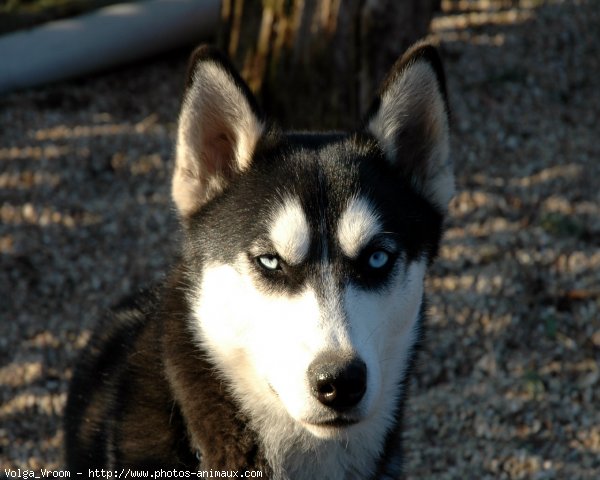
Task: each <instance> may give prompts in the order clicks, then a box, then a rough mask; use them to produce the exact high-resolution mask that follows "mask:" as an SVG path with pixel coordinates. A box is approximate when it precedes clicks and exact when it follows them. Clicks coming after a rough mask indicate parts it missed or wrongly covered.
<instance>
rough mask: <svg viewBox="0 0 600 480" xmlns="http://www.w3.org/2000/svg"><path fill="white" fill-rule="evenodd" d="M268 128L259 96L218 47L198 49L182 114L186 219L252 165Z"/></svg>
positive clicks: (181, 189) (178, 156)
mask: <svg viewBox="0 0 600 480" xmlns="http://www.w3.org/2000/svg"><path fill="white" fill-rule="evenodd" d="M264 129H265V127H264V123H263V121H262V116H261V114H260V111H259V108H258V106H257V103H256V100H255V98H254V96H253V95H252V93H251V92H250V89H249V88H248V86H247V85H246V84H245V83H244V81H243V80H242V79H241V77H240V76H239V75H238V73H237V72H236V71H235V69H234V68H233V66H232V65H231V64H230V63H229V61H228V60H227V59H226V58H225V57H224V56H223V55H221V54H220V53H219V52H218V51H217V50H216V49H214V48H212V47H209V46H201V47H199V48H197V49H196V50H195V51H194V53H193V54H192V57H191V59H190V66H189V70H188V81H187V87H186V92H185V95H184V99H183V105H182V107H181V113H180V115H179V126H178V130H177V147H176V152H175V170H174V172H173V181H172V185H171V191H172V197H173V201H174V202H175V205H176V207H177V210H178V211H179V214H180V215H181V217H182V218H183V219H186V218H189V217H190V216H191V215H192V214H193V213H195V212H196V211H197V210H198V209H200V208H201V207H202V206H203V205H204V204H206V202H208V201H209V200H211V199H212V198H214V197H215V196H216V195H217V194H219V193H220V192H221V191H223V189H224V188H226V186H227V185H228V184H229V182H230V181H231V180H232V179H233V178H234V177H235V176H236V175H237V174H239V173H240V172H243V171H244V170H246V169H247V168H248V167H249V166H250V163H251V162H252V158H253V155H254V150H255V147H256V144H257V142H258V140H259V139H260V137H261V135H262V133H263V131H264Z"/></svg>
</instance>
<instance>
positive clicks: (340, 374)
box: [308, 352, 367, 412]
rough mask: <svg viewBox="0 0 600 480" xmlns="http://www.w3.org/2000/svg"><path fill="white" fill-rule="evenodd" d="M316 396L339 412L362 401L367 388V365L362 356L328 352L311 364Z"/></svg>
mask: <svg viewBox="0 0 600 480" xmlns="http://www.w3.org/2000/svg"><path fill="white" fill-rule="evenodd" d="M308 379H309V382H310V388H311V392H312V394H313V396H314V397H315V398H316V399H317V400H319V402H321V403H322V404H323V405H325V406H326V407H330V408H333V409H334V410H337V411H338V412H343V411H344V410H348V409H349V408H352V407H354V406H356V405H357V404H358V402H360V401H361V399H362V398H363V396H364V394H365V391H366V390H367V366H366V365H365V362H363V361H362V360H360V359H359V358H356V357H352V356H348V355H341V354H338V353H334V352H324V353H322V354H321V355H319V356H318V357H317V358H316V359H315V360H314V361H313V362H312V363H311V364H310V366H309V367H308Z"/></svg>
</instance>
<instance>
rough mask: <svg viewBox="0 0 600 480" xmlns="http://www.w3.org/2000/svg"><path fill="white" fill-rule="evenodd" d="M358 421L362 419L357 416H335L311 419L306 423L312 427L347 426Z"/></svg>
mask: <svg viewBox="0 0 600 480" xmlns="http://www.w3.org/2000/svg"><path fill="white" fill-rule="evenodd" d="M358 422H360V420H359V419H357V418H347V417H335V418H331V419H327V420H319V421H310V422H305V423H306V424H307V425H310V426H311V427H321V428H347V427H351V426H352V425H356V424H357V423H358Z"/></svg>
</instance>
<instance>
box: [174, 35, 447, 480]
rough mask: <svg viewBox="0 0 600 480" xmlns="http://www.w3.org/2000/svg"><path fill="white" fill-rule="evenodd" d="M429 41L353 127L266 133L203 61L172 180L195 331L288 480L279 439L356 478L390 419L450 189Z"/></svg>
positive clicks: (204, 58)
mask: <svg viewBox="0 0 600 480" xmlns="http://www.w3.org/2000/svg"><path fill="white" fill-rule="evenodd" d="M430 48H431V47H424V46H420V47H417V48H415V49H413V50H412V51H410V52H409V53H408V57H406V58H403V59H402V60H401V61H400V62H399V63H398V65H397V66H396V67H395V69H394V71H393V72H392V74H391V77H390V79H389V80H388V82H387V83H386V85H385V87H384V89H383V90H382V93H381V94H380V96H379V97H378V99H377V100H376V102H375V104H374V107H373V109H372V110H371V113H370V115H369V117H368V118H367V120H366V123H365V125H366V127H365V129H364V130H363V131H359V132H356V133H353V134H289V135H285V134H282V133H280V132H278V131H277V130H276V129H273V128H267V127H265V126H264V125H266V124H265V122H263V121H262V120H261V117H260V114H259V113H257V109H256V107H255V102H254V100H253V99H252V98H249V94H248V91H247V87H245V86H244V85H243V84H241V80H240V79H239V77H237V76H236V74H235V73H234V72H232V71H231V67H229V65H228V64H227V63H226V62H224V61H222V60H221V59H220V58H218V57H217V56H215V54H214V53H213V52H212V51H210V50H209V51H206V52H204V53H202V52H200V54H199V55H197V63H196V65H195V67H194V69H193V76H192V83H191V87H190V89H189V90H188V94H187V96H186V99H185V101H184V105H183V110H182V114H181V118H180V135H179V143H178V152H177V158H176V163H177V164H176V167H175V178H174V181H173V198H174V200H175V203H176V205H177V207H178V210H179V212H180V215H181V217H182V222H183V224H184V226H185V228H186V238H187V242H186V250H185V254H186V265H187V266H188V269H189V271H188V283H189V285H190V287H189V288H190V292H189V302H190V308H191V311H192V318H191V323H190V329H191V331H192V333H193V335H194V336H195V338H196V340H197V341H198V343H199V344H201V345H202V347H203V348H205V349H206V350H207V351H208V352H209V354H210V355H211V356H212V358H213V360H214V361H215V364H216V365H217V366H218V367H219V369H220V371H221V372H222V374H223V375H224V376H225V377H226V378H227V379H228V380H229V383H230V386H231V388H232V390H233V392H234V394H235V395H236V396H237V397H238V399H239V403H240V405H241V407H242V408H243V409H245V410H246V411H247V413H248V414H249V417H250V418H251V419H253V420H254V421H255V422H256V423H255V425H256V428H257V430H258V431H259V436H260V437H261V439H262V441H263V443H264V444H265V448H266V449H267V451H268V454H269V455H270V456H271V457H270V458H271V460H272V462H273V463H274V465H280V467H281V468H283V469H285V470H287V471H288V473H289V472H290V471H295V470H296V469H298V471H301V470H302V468H306V462H303V461H301V459H295V458H292V457H286V455H287V453H286V452H288V449H286V448H287V447H286V445H287V446H288V447H289V450H292V446H293V450H294V451H298V448H300V449H302V448H305V449H306V450H307V451H309V450H314V448H315V447H316V445H317V444H318V445H319V449H320V450H319V451H325V450H327V449H330V450H331V449H333V450H335V452H337V453H334V454H332V455H333V456H332V457H331V458H333V460H331V459H330V460H331V461H332V462H337V463H336V465H335V466H336V467H337V468H333V467H334V465H333V464H332V465H331V466H332V471H338V470H339V466H340V465H342V466H346V467H348V468H351V469H352V471H354V472H355V473H356V478H366V477H367V475H368V474H369V473H370V472H372V470H373V468H374V462H375V459H376V458H377V456H378V455H379V453H380V452H381V450H382V448H383V443H384V440H385V434H386V431H387V430H388V429H389V428H390V426H391V425H392V423H393V422H394V416H395V409H396V405H397V403H398V399H399V397H400V395H401V393H402V392H401V382H402V379H403V376H404V374H405V368H406V365H407V364H408V362H409V357H410V355H411V352H412V348H413V346H414V344H415V341H416V339H417V337H418V335H419V311H420V308H421V304H422V299H423V280H424V275H425V270H426V267H427V265H428V263H429V262H430V261H431V259H432V258H433V256H434V255H435V254H436V252H437V248H438V243H439V240H440V236H441V226H442V217H443V213H444V211H445V208H446V203H447V202H448V201H449V199H450V197H449V196H450V195H451V188H450V186H451V185H452V174H451V171H450V169H449V168H448V160H447V115H446V110H445V97H444V93H443V87H442V86H441V85H440V72H439V71H438V67H439V66H438V65H437V64H436V63H435V61H433V60H432V58H434V57H432V56H433V55H434V53H432V51H431V50H430ZM435 58H437V57H435ZM198 95H203V96H205V97H206V98H203V99H202V100H201V101H200V100H198V99H196V96H198ZM198 105H200V107H199V106H198ZM204 105H210V108H208V109H207V108H205V107H204ZM232 105H235V111H236V112H237V113H236V115H231V114H230V113H231V108H230V107H231V106H232ZM221 109H222V110H224V111H223V112H221V114H220V113H219V112H220V110H221ZM247 117H250V118H247ZM230 124H233V125H230ZM215 125H218V126H219V127H218V128H220V129H222V130H223V132H222V134H219V131H218V129H217V130H214V129H215V128H216V127H215ZM240 125H241V127H240ZM190 126H193V128H192V127H190ZM205 129H207V130H208V131H207V132H205V131H204V130H205ZM181 130H183V133H182V132H181ZM215 138H217V139H218V141H219V142H220V143H218V148H216V149H215V147H214V145H213V144H212V143H211V142H212V141H213V140H214V139H215ZM190 152H193V154H192V153H190ZM198 162H199V163H200V164H201V165H200V166H196V163H198ZM261 425H262V426H261ZM266 426H268V428H267V427H266ZM275 426H276V427H277V428H275ZM342 444H343V448H342ZM298 445H300V446H301V447H298ZM336 449H337V450H336ZM281 452H283V453H281ZM281 455H283V456H284V458H280V456H281ZM290 455H291V454H290ZM276 457H277V458H279V460H280V461H279V463H278V461H277V458H276ZM327 458H329V457H327ZM330 460H324V461H330ZM361 462H364V463H361ZM274 468H275V470H277V467H274ZM320 468H322V466H321V467H320ZM312 473H315V472H312ZM321 473H322V471H321ZM310 474H311V472H308V473H307V474H305V475H308V476H307V477H306V478H309V476H310ZM292 476H293V475H292ZM317 476H318V475H317ZM278 478H280V477H278ZM281 478H287V477H284V476H281ZM294 478H296V477H294ZM298 478H305V476H301V477H298ZM335 478H338V477H335ZM351 478H354V477H351Z"/></svg>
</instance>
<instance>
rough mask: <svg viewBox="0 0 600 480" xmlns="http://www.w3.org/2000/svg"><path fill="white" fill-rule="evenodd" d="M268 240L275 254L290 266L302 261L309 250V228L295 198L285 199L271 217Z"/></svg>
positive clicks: (300, 206)
mask: <svg viewBox="0 0 600 480" xmlns="http://www.w3.org/2000/svg"><path fill="white" fill-rule="evenodd" d="M270 238H271V241H272V242H273V245H274V246H275V249H276V250H277V253H278V254H279V256H280V257H281V258H283V259H284V260H285V261H286V262H287V263H288V264H290V265H298V264H300V263H302V262H303V261H304V259H305V258H306V255H308V250H309V248H310V227H309V226H308V221H307V220H306V215H305V214H304V210H303V209H302V205H301V204H300V201H299V200H298V199H297V198H286V199H285V200H284V201H283V204H282V205H280V206H279V208H278V209H277V211H276V212H275V214H274V215H273V226H272V227H271V232H270Z"/></svg>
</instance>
